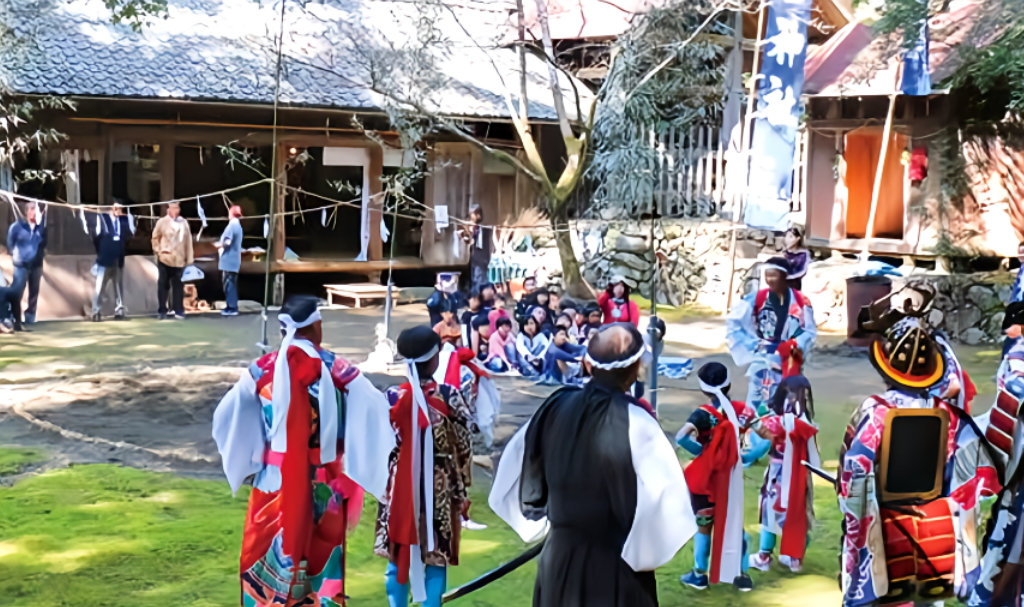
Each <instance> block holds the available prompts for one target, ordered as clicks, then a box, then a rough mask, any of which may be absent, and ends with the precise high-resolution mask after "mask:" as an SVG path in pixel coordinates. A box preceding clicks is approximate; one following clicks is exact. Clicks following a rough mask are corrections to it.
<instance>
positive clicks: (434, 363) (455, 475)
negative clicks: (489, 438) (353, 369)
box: [374, 327, 473, 607]
mask: <svg viewBox="0 0 1024 607" xmlns="http://www.w3.org/2000/svg"><path fill="white" fill-rule="evenodd" d="M397 346H398V353H399V354H401V355H402V356H403V357H404V358H405V360H406V374H407V376H408V379H409V381H408V382H406V383H404V384H402V385H401V386H400V387H399V389H398V390H397V391H396V392H395V396H396V402H395V403H394V405H393V406H392V408H391V424H392V426H393V427H394V431H395V435H396V436H397V439H398V446H397V447H396V448H395V451H394V453H393V454H392V456H391V465H390V474H389V478H388V484H387V493H386V495H385V498H384V499H383V500H381V502H380V510H379V512H378V516H377V538H376V543H375V545H374V551H375V552H376V553H377V554H378V555H379V556H382V557H385V558H387V559H388V566H387V569H386V570H385V572H384V580H385V583H384V588H385V591H386V593H387V597H388V607H401V606H405V605H408V604H409V590H410V587H411V589H412V599H413V601H415V602H417V603H421V604H422V605H424V606H425V607H440V606H441V597H442V595H444V591H445V588H446V586H447V576H448V571H447V568H448V566H449V565H458V564H459V537H460V535H461V531H462V525H461V519H462V516H463V515H467V514H468V510H469V497H468V495H467V492H466V488H467V487H468V486H469V485H470V482H471V480H472V474H471V473H472V469H471V467H472V464H473V461H472V446H471V444H470V433H471V431H472V430H473V428H471V424H472V414H471V412H470V411H469V408H468V406H467V404H466V402H465V400H463V398H462V394H461V393H460V392H459V390H458V389H456V388H453V387H452V386H449V385H446V384H441V385H438V384H437V383H436V382H435V381H434V380H433V375H434V372H435V371H437V369H438V366H439V364H440V356H439V355H440V349H441V339H440V338H439V337H438V336H437V334H436V333H434V332H433V331H432V330H431V329H430V328H429V327H413V328H411V329H406V330H405V331H402V333H401V334H400V335H399V336H398V342H397Z"/></svg>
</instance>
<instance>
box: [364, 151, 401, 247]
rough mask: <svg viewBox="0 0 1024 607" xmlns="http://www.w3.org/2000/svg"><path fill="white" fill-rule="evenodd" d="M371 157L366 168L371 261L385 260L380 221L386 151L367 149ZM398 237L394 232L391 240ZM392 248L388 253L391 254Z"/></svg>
mask: <svg viewBox="0 0 1024 607" xmlns="http://www.w3.org/2000/svg"><path fill="white" fill-rule="evenodd" d="M367 151H368V152H369V156H370V163H369V164H368V165H367V167H366V171H367V173H368V175H367V177H368V179H367V185H368V186H369V188H368V189H369V193H370V197H369V203H368V204H369V205H370V209H369V211H370V212H369V223H370V225H369V230H370V244H369V246H368V247H367V251H366V257H367V259H369V260H370V261H376V260H380V259H385V258H386V255H385V253H384V242H383V241H382V240H381V238H380V220H381V217H382V215H383V213H384V197H383V196H381V195H380V193H381V192H382V191H383V189H384V187H383V185H382V184H381V182H380V178H381V175H383V174H384V150H383V149H381V147H380V146H379V145H375V146H372V147H370V148H367ZM395 237H397V234H395V233H394V230H392V234H391V238H395ZM390 250H391V249H390V247H388V251H389V252H390Z"/></svg>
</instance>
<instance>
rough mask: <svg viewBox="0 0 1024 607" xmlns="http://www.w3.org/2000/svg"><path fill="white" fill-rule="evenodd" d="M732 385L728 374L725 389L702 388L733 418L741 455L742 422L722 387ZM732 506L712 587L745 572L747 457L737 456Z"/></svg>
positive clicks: (731, 488) (731, 485) (703, 385)
mask: <svg viewBox="0 0 1024 607" xmlns="http://www.w3.org/2000/svg"><path fill="white" fill-rule="evenodd" d="M730 383H732V381H731V378H730V376H729V375H728V374H726V376H725V382H724V383H722V385H721V386H712V385H709V384H706V383H704V382H703V381H701V382H700V389H701V390H703V391H704V392H707V393H709V394H714V395H715V398H716V399H717V400H718V405H719V407H721V408H722V411H723V412H724V413H725V416H726V417H727V418H728V419H729V422H730V423H731V424H732V427H733V432H734V434H735V435H736V448H737V450H738V451H737V453H738V452H741V451H742V450H743V445H742V443H741V442H740V422H739V419H737V417H736V409H735V408H734V407H733V406H732V401H731V400H729V398H728V397H726V396H725V393H724V392H722V386H728V385H729V384H730ZM728 500H729V501H728V507H727V509H726V518H725V525H724V526H725V528H724V529H723V531H724V533H725V537H724V541H723V542H722V554H721V555H718V557H719V558H720V559H721V561H720V563H721V565H720V566H719V578H718V579H717V580H711V583H712V584H720V583H728V584H731V583H732V582H733V580H735V579H736V578H737V577H738V576H739V575H740V573H742V571H741V561H742V559H743V458H742V457H737V458H736V464H735V465H734V466H733V467H732V471H731V472H730V474H729V497H728Z"/></svg>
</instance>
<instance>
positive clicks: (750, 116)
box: [723, 2, 768, 314]
mask: <svg viewBox="0 0 1024 607" xmlns="http://www.w3.org/2000/svg"><path fill="white" fill-rule="evenodd" d="M767 13H768V3H767V2H762V3H761V8H760V10H758V15H757V38H756V42H755V44H754V65H753V69H752V70H751V72H750V91H749V93H748V96H747V115H746V116H744V117H743V130H742V131H741V132H742V136H741V138H740V158H742V162H743V164H744V166H745V167H746V171H744V173H745V179H746V182H747V183H746V184H744V188H743V194H742V196H740V200H739V204H738V205H736V214H735V215H734V216H733V218H732V223H733V226H732V236H731V237H730V239H729V287H728V290H727V291H726V294H725V311H724V312H723V313H724V314H728V313H729V310H730V309H731V308H732V292H733V285H734V283H735V280H736V233H737V232H738V231H739V229H738V228H737V226H736V224H737V223H738V221H737V220H739V221H742V219H743V203H744V201H745V200H746V199H747V189H748V187H749V185H750V158H749V155H750V141H749V140H750V135H751V131H752V130H753V125H754V108H755V106H754V102H755V101H756V100H757V82H758V80H757V74H758V72H759V71H760V70H761V42H762V37H763V35H764V34H763V32H764V20H765V15H766V14H767ZM733 35H734V37H735V38H736V45H737V47H738V48H743V47H742V42H743V13H742V12H737V13H736V28H735V32H734V34H733ZM737 63H738V64H739V65H738V67H737V68H736V69H739V70H740V71H741V72H742V70H743V56H742V55H740V60H739V61H738V62H737Z"/></svg>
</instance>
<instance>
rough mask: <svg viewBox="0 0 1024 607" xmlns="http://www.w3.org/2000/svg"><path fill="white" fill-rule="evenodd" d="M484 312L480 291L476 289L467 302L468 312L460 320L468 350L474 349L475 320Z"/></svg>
mask: <svg viewBox="0 0 1024 607" xmlns="http://www.w3.org/2000/svg"><path fill="white" fill-rule="evenodd" d="M482 310H483V304H481V303H480V289H477V288H476V287H474V288H472V289H470V291H469V297H468V298H467V300H466V311H465V312H463V313H462V318H461V319H460V321H461V324H462V343H464V344H465V345H466V347H467V348H472V347H473V340H472V335H473V333H474V331H473V319H474V318H475V317H476V315H477V314H480V312H481V311H482Z"/></svg>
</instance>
